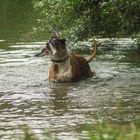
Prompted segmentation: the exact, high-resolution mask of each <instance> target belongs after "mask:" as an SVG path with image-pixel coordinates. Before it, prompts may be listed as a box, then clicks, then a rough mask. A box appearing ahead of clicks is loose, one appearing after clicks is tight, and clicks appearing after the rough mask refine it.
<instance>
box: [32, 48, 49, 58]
mask: <svg viewBox="0 0 140 140" xmlns="http://www.w3.org/2000/svg"><path fill="white" fill-rule="evenodd" d="M48 54H49V52H48V50H47V48H46V47H45V48H43V49H42V50H41V52H39V53H37V54H35V55H34V56H35V57H43V56H45V55H48Z"/></svg>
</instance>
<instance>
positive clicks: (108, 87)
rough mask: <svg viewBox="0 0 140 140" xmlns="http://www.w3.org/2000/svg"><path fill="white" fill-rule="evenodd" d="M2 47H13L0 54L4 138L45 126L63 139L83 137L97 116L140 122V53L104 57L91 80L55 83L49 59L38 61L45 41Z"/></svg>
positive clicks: (93, 65)
mask: <svg viewBox="0 0 140 140" xmlns="http://www.w3.org/2000/svg"><path fill="white" fill-rule="evenodd" d="M3 43H5V44H7V48H9V49H6V50H5V49H1V50H0V73H1V74H0V136H1V137H2V139H12V138H13V135H14V134H21V133H22V132H21V131H20V129H19V128H20V126H21V125H24V124H26V125H28V126H29V127H31V128H32V129H33V131H34V132H35V133H37V134H38V135H39V136H40V135H41V134H42V133H43V129H44V128H45V129H46V130H50V131H52V133H54V134H56V135H57V137H58V138H61V139H64V140H65V139H76V138H77V137H78V136H79V137H83V136H84V135H85V132H84V128H83V125H84V124H86V123H88V122H92V121H97V120H98V119H99V118H102V119H104V120H108V119H109V120H112V121H113V122H116V123H127V122H131V121H134V120H137V119H139V115H140V111H139V108H140V65H139V64H140V63H139V62H140V59H139V58H140V55H139V54H137V53H134V54H135V55H134V54H132V55H130V56H131V57H130V56H129V55H128V56H127V55H122V54H117V53H116V56H115V54H114V53H106V54H100V55H98V56H97V57H96V60H95V61H92V62H91V63H90V66H91V69H92V70H94V71H95V72H96V76H94V77H93V78H90V79H87V80H83V81H80V82H77V83H51V82H49V81H48V77H47V75H48V69H49V66H50V63H51V62H50V60H49V57H48V56H46V57H41V58H35V57H34V54H36V53H37V52H38V51H40V49H41V48H42V47H43V46H44V45H45V42H20V43H14V44H8V43H6V41H5V42H4V41H3V42H1V44H3ZM132 59H133V61H132ZM118 104H119V111H118ZM42 139H43V136H42Z"/></svg>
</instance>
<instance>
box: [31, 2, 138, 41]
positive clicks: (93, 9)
mask: <svg viewBox="0 0 140 140" xmlns="http://www.w3.org/2000/svg"><path fill="white" fill-rule="evenodd" d="M139 3H140V0H127V1H126V0H42V1H40V0H33V5H34V8H35V9H36V11H37V13H39V14H38V23H39V25H40V26H39V27H40V29H41V30H45V31H48V32H49V31H52V30H54V29H56V30H60V31H62V32H63V34H67V36H68V35H70V37H74V38H76V39H86V38H89V37H92V36H94V35H98V36H101V37H124V36H127V37H128V36H131V35H134V36H135V37H137V34H138V33H139V32H140V23H139V21H140V16H139V13H140V4H139Z"/></svg>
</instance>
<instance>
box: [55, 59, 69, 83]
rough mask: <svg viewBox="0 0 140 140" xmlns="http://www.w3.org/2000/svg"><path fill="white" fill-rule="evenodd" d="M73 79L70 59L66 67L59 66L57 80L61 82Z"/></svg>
mask: <svg viewBox="0 0 140 140" xmlns="http://www.w3.org/2000/svg"><path fill="white" fill-rule="evenodd" d="M71 78H72V66H71V64H70V60H69V59H68V60H67V62H66V63H65V64H64V65H61V64H60V65H59V66H58V74H57V80H60V81H71Z"/></svg>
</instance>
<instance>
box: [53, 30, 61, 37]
mask: <svg viewBox="0 0 140 140" xmlns="http://www.w3.org/2000/svg"><path fill="white" fill-rule="evenodd" d="M52 37H53V38H60V32H57V31H54V32H53V35H52Z"/></svg>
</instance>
